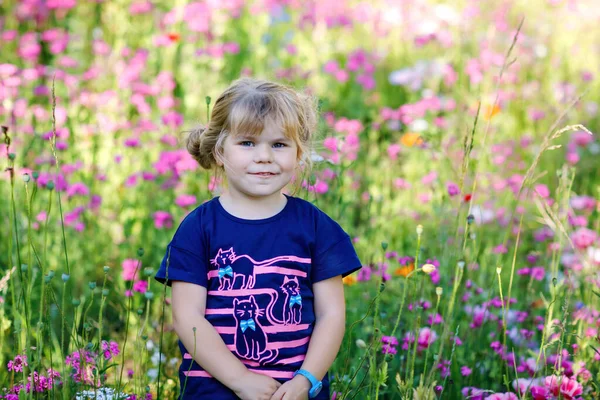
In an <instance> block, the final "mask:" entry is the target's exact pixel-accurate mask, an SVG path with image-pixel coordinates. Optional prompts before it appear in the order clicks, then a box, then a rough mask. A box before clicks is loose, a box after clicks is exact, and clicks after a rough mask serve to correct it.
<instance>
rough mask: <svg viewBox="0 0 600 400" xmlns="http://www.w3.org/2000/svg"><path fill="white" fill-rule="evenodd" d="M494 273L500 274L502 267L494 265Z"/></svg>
mask: <svg viewBox="0 0 600 400" xmlns="http://www.w3.org/2000/svg"><path fill="white" fill-rule="evenodd" d="M496 273H497V274H498V275H500V274H501V273H502V268H500V267H496Z"/></svg>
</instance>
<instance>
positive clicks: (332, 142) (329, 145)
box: [323, 137, 338, 153]
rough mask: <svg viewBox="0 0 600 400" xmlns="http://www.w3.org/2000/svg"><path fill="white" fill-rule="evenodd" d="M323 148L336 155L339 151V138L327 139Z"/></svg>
mask: <svg viewBox="0 0 600 400" xmlns="http://www.w3.org/2000/svg"><path fill="white" fill-rule="evenodd" d="M323 146H324V147H325V148H326V149H327V150H329V151H331V152H333V153H335V152H336V151H337V149H338V143H337V138H335V137H328V138H325V140H323Z"/></svg>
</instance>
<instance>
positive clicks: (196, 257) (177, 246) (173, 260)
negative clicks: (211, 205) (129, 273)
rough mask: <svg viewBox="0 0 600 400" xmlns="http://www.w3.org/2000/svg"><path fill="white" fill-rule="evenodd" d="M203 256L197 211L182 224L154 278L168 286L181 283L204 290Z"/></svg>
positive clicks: (205, 284) (205, 274)
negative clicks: (176, 282)
mask: <svg viewBox="0 0 600 400" xmlns="http://www.w3.org/2000/svg"><path fill="white" fill-rule="evenodd" d="M205 254H206V248H205V243H204V235H203V233H202V224H201V221H200V213H199V212H198V209H196V210H194V211H192V212H191V213H189V214H188V215H187V216H186V217H185V218H184V219H183V221H181V224H180V225H179V227H178V228H177V230H176V231H175V235H174V236H173V239H172V240H171V242H170V243H169V245H168V246H167V250H166V253H165V256H164V257H163V260H162V262H161V264H160V268H159V269H158V272H157V273H156V276H155V277H154V278H155V279H156V280H157V281H159V282H160V283H163V284H164V283H166V284H167V285H169V286H171V283H172V282H173V281H184V282H189V283H194V284H196V285H200V286H204V287H206V286H207V285H208V278H207V270H208V268H207V265H206V257H205Z"/></svg>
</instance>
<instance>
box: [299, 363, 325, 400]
mask: <svg viewBox="0 0 600 400" xmlns="http://www.w3.org/2000/svg"><path fill="white" fill-rule="evenodd" d="M296 375H302V376H303V377H305V378H306V379H308V380H309V381H310V384H311V385H312V387H311V388H310V390H309V392H308V397H309V398H311V399H314V398H315V397H317V395H318V394H319V393H320V392H321V389H323V382H321V381H320V380H318V379H317V378H315V377H314V376H313V374H311V373H310V372H308V371H307V370H305V369H299V370H298V371H296V372H294V376H296Z"/></svg>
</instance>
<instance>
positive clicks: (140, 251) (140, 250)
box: [137, 247, 144, 257]
mask: <svg viewBox="0 0 600 400" xmlns="http://www.w3.org/2000/svg"><path fill="white" fill-rule="evenodd" d="M137 255H138V257H141V256H143V255H144V248H143V247H140V248H139V249H138V251H137Z"/></svg>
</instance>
